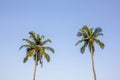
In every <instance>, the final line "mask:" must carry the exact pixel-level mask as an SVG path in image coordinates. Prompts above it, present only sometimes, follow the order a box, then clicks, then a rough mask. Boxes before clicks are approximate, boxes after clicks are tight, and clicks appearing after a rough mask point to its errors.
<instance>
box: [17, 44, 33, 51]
mask: <svg viewBox="0 0 120 80" xmlns="http://www.w3.org/2000/svg"><path fill="white" fill-rule="evenodd" d="M23 47H25V48H30V47H31V45H22V46H21V47H20V48H19V50H20V49H22V48H23Z"/></svg>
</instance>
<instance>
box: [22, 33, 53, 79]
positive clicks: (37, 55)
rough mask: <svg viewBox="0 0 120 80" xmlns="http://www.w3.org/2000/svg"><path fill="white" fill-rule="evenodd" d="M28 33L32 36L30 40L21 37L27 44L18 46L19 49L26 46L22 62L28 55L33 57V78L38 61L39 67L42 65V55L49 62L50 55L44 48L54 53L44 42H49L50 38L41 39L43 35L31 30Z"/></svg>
mask: <svg viewBox="0 0 120 80" xmlns="http://www.w3.org/2000/svg"><path fill="white" fill-rule="evenodd" d="M29 34H30V38H32V40H29V39H23V40H24V41H26V42H27V43H28V44H25V45H22V46H21V47H20V49H21V48H23V47H24V48H26V56H25V58H24V60H23V62H24V63H25V62H26V61H27V60H28V58H29V57H33V59H34V61H35V67H34V75H33V80H35V76H36V67H37V65H38V62H39V63H40V64H41V67H42V65H43V57H44V58H45V59H46V60H47V62H49V61H50V56H49V55H48V53H47V52H46V50H49V51H51V52H52V53H54V49H53V48H51V47H49V46H45V44H46V43H47V42H51V40H50V39H46V40H43V38H44V36H41V35H39V34H36V33H35V32H33V31H31V32H29Z"/></svg>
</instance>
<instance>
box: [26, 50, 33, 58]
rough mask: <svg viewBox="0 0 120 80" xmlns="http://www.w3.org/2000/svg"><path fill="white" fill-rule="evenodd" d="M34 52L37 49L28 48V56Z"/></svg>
mask: <svg viewBox="0 0 120 80" xmlns="http://www.w3.org/2000/svg"><path fill="white" fill-rule="evenodd" d="M34 52H35V49H30V50H28V51H27V56H28V57H30V56H33V54H34Z"/></svg>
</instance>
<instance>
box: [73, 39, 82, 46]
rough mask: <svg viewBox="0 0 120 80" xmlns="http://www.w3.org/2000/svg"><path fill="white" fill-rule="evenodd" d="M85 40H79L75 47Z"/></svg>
mask: <svg viewBox="0 0 120 80" xmlns="http://www.w3.org/2000/svg"><path fill="white" fill-rule="evenodd" d="M83 41H84V40H79V41H78V42H77V43H76V44H75V45H76V46H77V45H78V44H79V43H82V42H83Z"/></svg>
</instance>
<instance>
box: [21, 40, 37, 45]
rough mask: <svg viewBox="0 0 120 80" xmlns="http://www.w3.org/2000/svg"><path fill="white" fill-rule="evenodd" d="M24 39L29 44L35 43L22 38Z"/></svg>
mask: <svg viewBox="0 0 120 80" xmlns="http://www.w3.org/2000/svg"><path fill="white" fill-rule="evenodd" d="M23 40H24V41H26V42H27V43H29V44H30V45H35V43H34V42H33V41H31V40H29V39H23Z"/></svg>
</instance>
